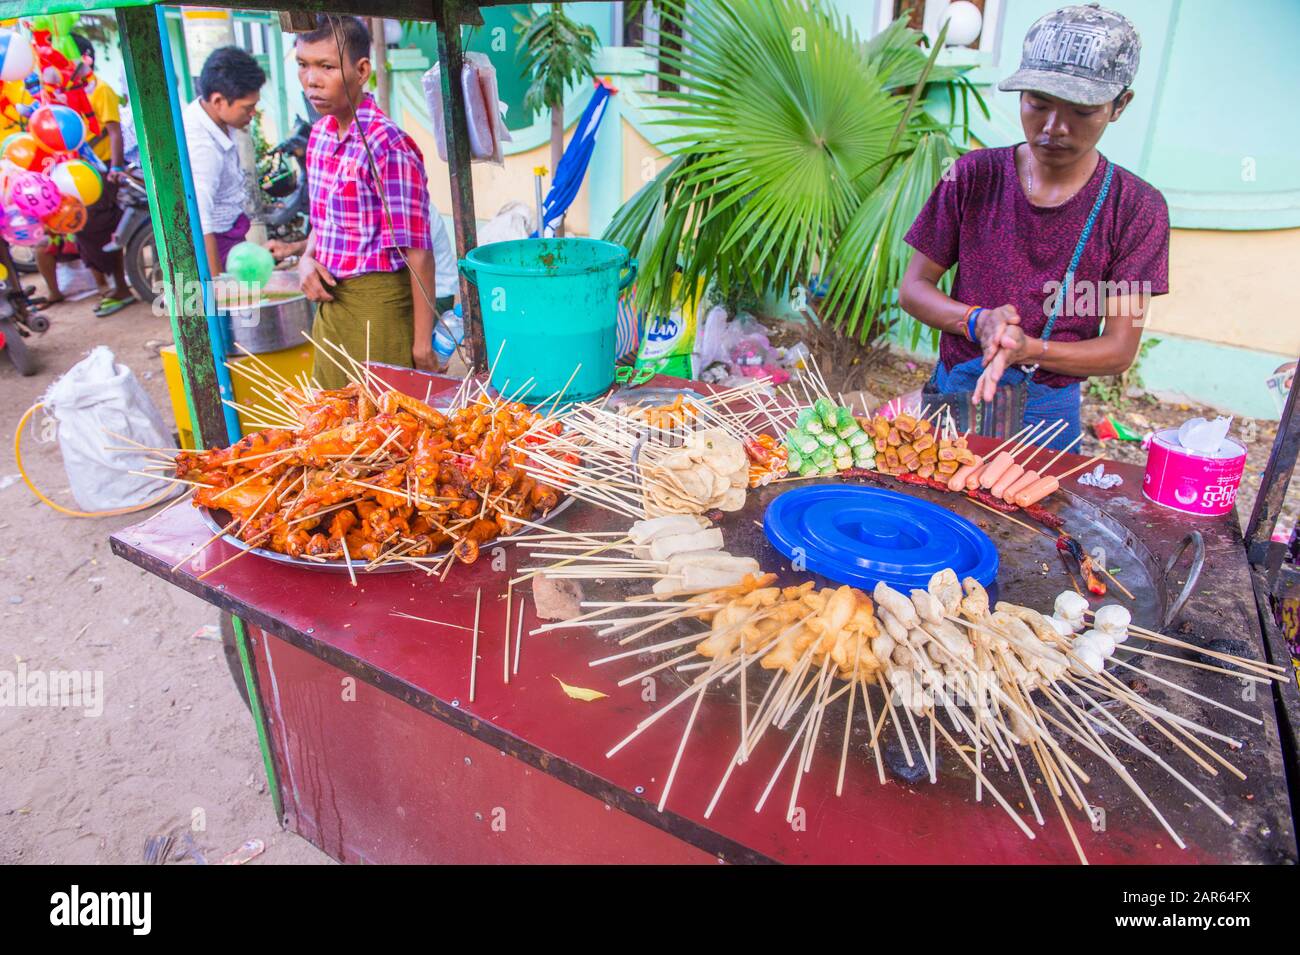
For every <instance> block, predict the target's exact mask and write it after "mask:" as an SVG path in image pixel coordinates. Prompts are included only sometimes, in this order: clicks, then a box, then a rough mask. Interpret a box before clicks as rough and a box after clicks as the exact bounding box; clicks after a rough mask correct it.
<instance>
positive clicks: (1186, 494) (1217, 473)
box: [1142, 428, 1246, 517]
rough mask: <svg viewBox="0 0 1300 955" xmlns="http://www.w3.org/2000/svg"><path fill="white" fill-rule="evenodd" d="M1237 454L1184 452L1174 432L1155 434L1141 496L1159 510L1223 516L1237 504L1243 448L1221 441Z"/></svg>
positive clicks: (1148, 453)
mask: <svg viewBox="0 0 1300 955" xmlns="http://www.w3.org/2000/svg"><path fill="white" fill-rule="evenodd" d="M1224 443H1225V444H1230V445H1232V446H1233V447H1234V448H1235V449H1236V450H1237V452H1238V453H1236V454H1234V455H1232V456H1231V457H1226V458H1212V457H1210V456H1209V455H1206V454H1199V453H1197V452H1195V451H1188V450H1187V449H1186V448H1184V447H1183V446H1182V445H1181V444H1179V443H1178V429H1177V428H1170V429H1168V430H1165V431H1160V432H1157V433H1156V434H1155V435H1154V436H1153V437H1152V438H1151V446H1150V448H1148V449H1147V470H1146V474H1144V475H1143V476H1142V493H1143V494H1145V495H1146V496H1147V499H1148V500H1151V501H1155V502H1156V503H1157V504H1159V505H1161V506H1162V507H1168V508H1172V509H1173V510H1175V511H1182V512H1183V513H1184V514H1197V515H1201V516H1203V517H1214V516H1216V515H1219V514H1227V513H1228V512H1229V511H1230V510H1232V506H1233V504H1235V503H1236V501H1237V488H1238V487H1240V486H1241V475H1242V472H1243V471H1244V470H1245V469H1246V449H1245V448H1243V447H1242V446H1241V445H1240V444H1238V443H1237V442H1236V441H1233V440H1231V439H1225V440H1224Z"/></svg>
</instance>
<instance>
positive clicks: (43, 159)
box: [0, 133, 50, 172]
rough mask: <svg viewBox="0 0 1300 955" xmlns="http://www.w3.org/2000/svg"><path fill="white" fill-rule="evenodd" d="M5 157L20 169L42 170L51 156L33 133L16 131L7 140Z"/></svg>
mask: <svg viewBox="0 0 1300 955" xmlns="http://www.w3.org/2000/svg"><path fill="white" fill-rule="evenodd" d="M0 155H3V157H4V158H5V159H8V160H9V161H10V162H11V163H13V164H14V165H15V166H17V167H18V168H19V169H26V170H29V171H36V172H40V171H41V170H42V169H44V168H45V166H46V165H47V164H48V163H49V161H50V156H49V154H48V153H46V151H45V150H44V149H42V148H41V144H40V143H38V142H37V141H36V139H35V137H33V136H32V134H31V133H14V134H13V135H12V136H10V137H9V138H8V139H6V140H5V144H4V152H3V154H0Z"/></svg>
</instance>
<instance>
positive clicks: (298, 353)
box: [161, 342, 316, 449]
mask: <svg viewBox="0 0 1300 955" xmlns="http://www.w3.org/2000/svg"><path fill="white" fill-rule="evenodd" d="M315 353H316V348H315V346H314V345H311V344H310V343H308V342H303V343H302V344H301V345H294V346H293V347H291V348H284V349H281V350H280V351H272V352H264V353H263V354H261V355H258V356H257V357H258V360H259V361H263V362H265V363H266V364H267V365H269V366H270V367H271V368H273V369H274V370H275V371H276V372H278V373H279V374H281V375H283V376H284V377H285V378H287V379H289V380H290V381H293V380H295V379H296V378H297V377H298V375H299V374H300V373H301V374H306V375H308V376H310V375H311V365H312V359H313V357H314V356H315ZM161 355H162V363H163V377H164V378H165V379H166V381H167V396H168V397H169V398H170V399H171V405H172V416H173V417H174V418H175V419H176V432H177V434H178V436H179V438H180V446H181V447H182V448H190V449H193V448H194V430H193V428H191V426H190V412H189V407H188V405H187V404H186V402H185V385H184V383H183V382H182V380H181V363H180V358H179V357H178V356H177V354H176V346H175V345H168V346H167V347H166V348H164V349H162V352H161ZM248 361H250V359H249V358H248V356H247V355H240V356H235V357H232V358H231V359H230V363H231V364H232V365H234V366H235V367H239V366H240V365H242V364H244V363H245V362H248ZM230 379H231V382H232V383H233V384H234V386H235V400H236V401H237V402H239V403H240V404H241V405H244V406H246V407H249V408H263V407H269V403H268V402H267V400H266V399H265V398H263V397H262V396H261V395H260V394H258V393H257V392H256V391H255V390H254V389H253V386H252V385H251V384H250V383H249V380H248V378H247V377H246V376H245V375H241V374H240V373H239V372H237V371H232V372H231V373H230ZM250 418H251V419H252V420H253V421H256V420H257V418H256V417H255V416H253V415H249V414H245V413H244V412H242V411H241V412H240V413H239V426H240V427H241V428H243V430H244V433H245V434H247V433H248V432H250V431H256V430H258V429H257V427H256V426H254V425H252V424H250V422H249V419H250Z"/></svg>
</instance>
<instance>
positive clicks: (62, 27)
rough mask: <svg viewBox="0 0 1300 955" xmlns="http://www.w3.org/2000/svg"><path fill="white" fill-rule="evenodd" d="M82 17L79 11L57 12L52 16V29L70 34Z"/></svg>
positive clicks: (55, 31) (65, 34) (54, 31)
mask: <svg viewBox="0 0 1300 955" xmlns="http://www.w3.org/2000/svg"><path fill="white" fill-rule="evenodd" d="M80 18H81V14H79V13H56V14H54V15H53V16H51V17H50V31H51V32H53V33H61V34H63V35H64V36H68V35H69V34H71V33H72V31H73V29H74V28H75V27H76V25H77V20H79V19H80Z"/></svg>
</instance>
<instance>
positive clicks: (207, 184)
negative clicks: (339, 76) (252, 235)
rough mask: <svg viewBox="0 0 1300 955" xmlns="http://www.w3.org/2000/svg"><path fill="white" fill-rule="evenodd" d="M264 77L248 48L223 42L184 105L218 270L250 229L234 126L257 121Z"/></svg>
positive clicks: (211, 262)
mask: <svg viewBox="0 0 1300 955" xmlns="http://www.w3.org/2000/svg"><path fill="white" fill-rule="evenodd" d="M265 82H266V74H265V73H264V72H262V68H261V67H260V66H258V65H257V61H256V60H254V59H253V58H252V57H251V56H250V55H249V54H248V53H247V52H245V51H244V50H241V49H240V48H239V47H237V46H223V47H221V48H220V49H218V50H214V51H213V52H212V54H211V55H210V56H209V57H208V58H207V61H206V62H204V64H203V71H202V72H201V73H200V74H199V97H198V99H196V100H194V102H192V103H190V104H188V105H187V106H186V107H185V109H184V110H183V117H184V121H185V139H186V142H187V144H188V145H189V153H190V169H191V170H192V171H193V174H194V195H195V198H196V200H197V201H198V207H199V222H200V225H201V226H202V228H203V245H204V248H205V250H206V251H207V255H208V266H209V268H211V270H212V274H213V275H217V274H219V273H220V272H222V271H223V270H224V269H225V263H226V253H228V252H229V251H230V250H231V249H232V248H234V247H235V246H236V245H238V244H239V243H240V242H242V241H244V237H245V236H246V235H247V234H248V225H249V223H248V216H247V215H245V213H244V201H245V198H246V195H247V187H246V180H245V173H244V170H243V169H242V168H240V165H239V150H238V149H237V148H236V147H235V143H234V141H233V140H231V138H230V130H231V129H244V128H245V127H247V126H248V124H249V123H251V122H252V121H253V117H254V115H255V114H256V112H257V101H258V99H259V98H260V96H261V89H262V84H263V83H265Z"/></svg>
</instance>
